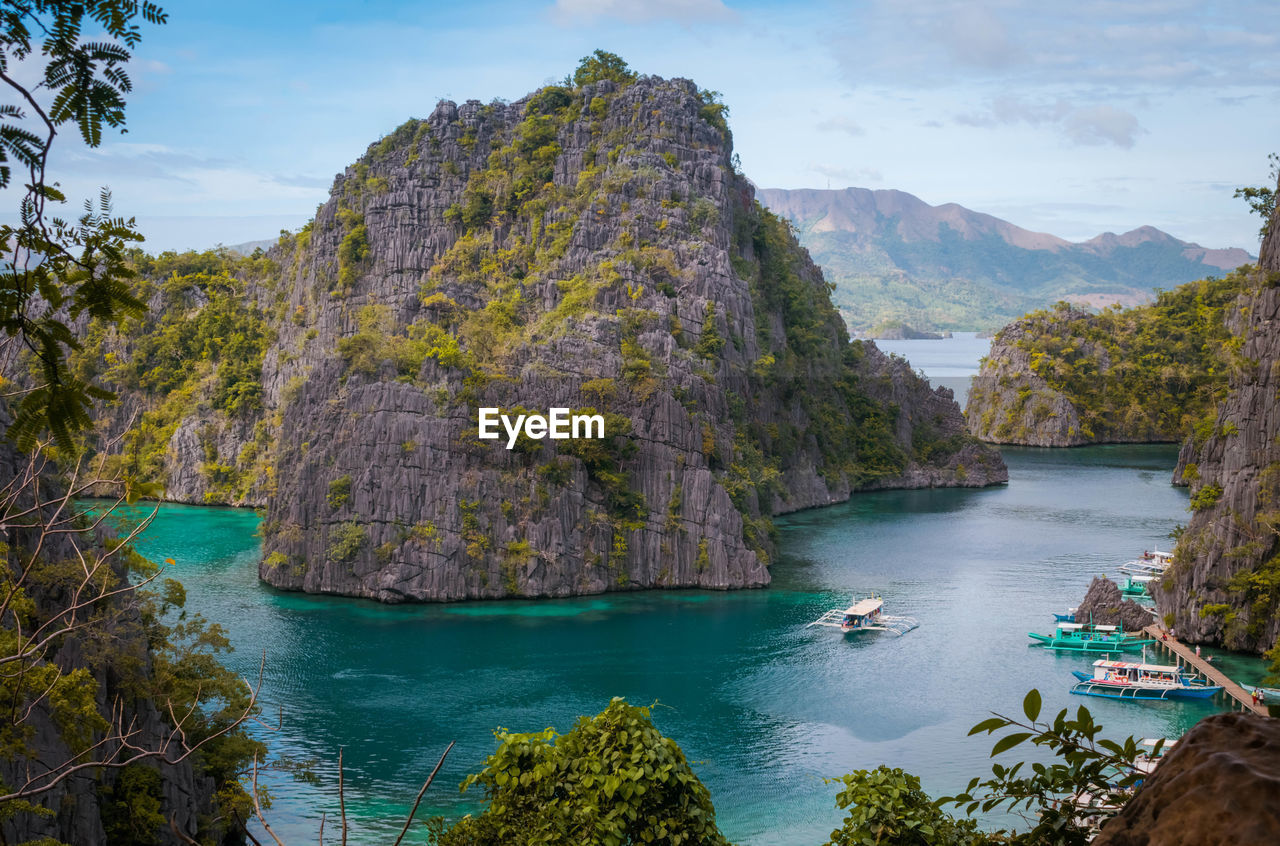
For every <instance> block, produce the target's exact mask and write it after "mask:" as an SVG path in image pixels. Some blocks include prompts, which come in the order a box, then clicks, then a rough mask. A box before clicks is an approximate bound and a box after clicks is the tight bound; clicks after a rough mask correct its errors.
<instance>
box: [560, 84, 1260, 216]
mask: <svg viewBox="0 0 1280 846" xmlns="http://www.w3.org/2000/svg"><path fill="white" fill-rule="evenodd" d="M584 61H585V60H584ZM1267 161H1268V162H1269V163H1270V164H1271V169H1270V170H1269V171H1268V172H1267V176H1268V178H1269V184H1267V185H1261V186H1249V187H1246V188H1237V189H1236V192H1235V194H1233V195H1232V196H1234V197H1243V198H1244V201H1245V202H1246V203H1248V204H1249V208H1250V209H1252V210H1253V211H1254V212H1255V213H1256V214H1259V215H1261V216H1262V228H1261V229H1259V230H1258V237H1259V238H1266V237H1267V230H1268V229H1269V228H1270V226H1271V218H1272V217H1273V216H1274V215H1275V211H1276V192H1277V190H1280V154H1278V153H1271V154H1270V155H1268V156H1267ZM1272 185H1275V186H1276V187H1275V188H1272V187H1271V186H1272Z"/></svg>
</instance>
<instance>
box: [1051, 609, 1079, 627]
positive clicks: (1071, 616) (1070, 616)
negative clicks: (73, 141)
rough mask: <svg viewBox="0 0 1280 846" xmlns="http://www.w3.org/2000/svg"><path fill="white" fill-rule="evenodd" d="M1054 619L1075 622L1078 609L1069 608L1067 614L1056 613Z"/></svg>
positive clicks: (1061, 621) (1055, 620)
mask: <svg viewBox="0 0 1280 846" xmlns="http://www.w3.org/2000/svg"><path fill="white" fill-rule="evenodd" d="M1053 619H1054V622H1057V623H1074V622H1075V621H1076V609H1075V608H1068V609H1067V613H1065V614H1054V615H1053Z"/></svg>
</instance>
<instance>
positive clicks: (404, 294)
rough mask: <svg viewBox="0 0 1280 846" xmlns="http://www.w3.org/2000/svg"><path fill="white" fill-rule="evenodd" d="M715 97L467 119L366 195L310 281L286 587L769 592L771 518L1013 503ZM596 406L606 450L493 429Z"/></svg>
mask: <svg viewBox="0 0 1280 846" xmlns="http://www.w3.org/2000/svg"><path fill="white" fill-rule="evenodd" d="M730 159H731V145H730V141H729V135H728V132H727V129H726V128H725V127H724V125H723V120H722V119H721V118H720V114H719V110H718V109H716V107H715V106H714V104H709V103H708V101H707V100H706V99H705V98H704V97H702V96H700V94H699V92H698V90H697V89H696V87H695V86H693V85H692V84H691V83H689V82H688V81H685V80H661V79H656V78H652V77H642V78H640V79H638V80H635V81H633V82H630V83H625V82H624V83H619V82H614V81H609V80H602V81H598V82H594V83H590V84H587V85H584V86H581V87H579V88H574V89H569V88H559V87H550V88H546V89H543V90H542V91H540V92H538V93H537V94H535V95H533V96H531V97H529V98H526V99H524V100H521V101H518V102H515V103H511V104H505V103H500V102H495V103H493V104H490V105H482V104H480V103H478V102H474V101H472V102H468V103H466V104H463V105H462V106H456V105H454V104H453V103H447V102H446V103H441V104H440V105H439V106H438V107H437V108H436V109H435V111H434V112H433V113H432V115H431V116H430V117H429V118H428V119H426V120H422V121H411V122H410V123H408V124H405V125H404V126H402V127H400V129H398V130H397V131H396V132H395V133H394V134H392V135H390V136H388V137H387V138H385V139H383V140H382V141H381V142H380V143H378V144H376V145H374V146H372V147H371V148H370V150H369V152H368V153H367V154H366V155H365V156H364V158H362V159H361V160H360V161H359V162H358V163H356V164H355V165H353V166H352V167H350V168H348V169H347V171H346V172H345V173H343V174H341V175H340V176H339V177H338V178H337V180H336V181H335V184H334V189H333V193H332V196H331V198H330V200H329V202H328V203H326V204H325V205H324V206H323V207H322V208H321V209H320V210H319V212H318V213H317V216H316V219H315V221H314V224H313V225H312V226H311V227H310V228H309V229H308V230H306V231H305V232H304V233H303V234H302V235H300V236H298V237H297V238H296V239H293V240H291V241H288V242H283V243H282V244H281V246H280V247H278V248H277V249H276V250H275V251H273V253H272V254H271V258H272V260H273V261H274V262H275V263H276V264H277V265H278V266H279V267H280V268H281V269H282V273H283V281H282V284H281V288H280V290H281V291H282V292H283V294H282V296H283V297H284V300H283V305H282V306H281V308H280V311H281V312H282V313H283V314H285V315H287V316H288V319H285V320H283V321H281V322H280V323H279V324H278V326H277V327H276V331H277V333H278V337H277V340H276V342H275V344H274V346H273V347H272V349H271V350H270V351H269V352H268V353H267V355H266V359H265V362H264V366H263V389H264V390H263V396H264V399H265V403H264V404H265V406H266V408H268V409H269V411H268V412H266V414H267V415H270V414H273V413H274V414H278V415H279V421H280V423H279V429H278V439H277V442H276V443H275V445H274V450H275V463H274V471H275V479H274V484H275V485H276V487H277V492H276V494H275V495H274V496H272V497H270V498H269V499H268V501H267V514H266V520H265V523H264V528H265V552H266V558H265V561H264V563H263V565H262V567H261V571H260V572H261V576H262V578H263V579H265V580H267V581H269V582H270V583H272V584H274V585H277V586H280V587H283V588H288V589H295V590H306V591H317V592H326V593H341V594H350V595H358V596H367V597H372V598H375V599H380V600H383V601H401V600H451V599H463V598H469V597H501V596H566V595H571V594H581V593H594V592H600V591H604V590H614V589H633V588H648V587H677V586H688V587H693V586H697V587H708V588H733V587H748V586H759V585H763V584H766V583H767V582H768V581H769V571H768V563H769V556H770V552H771V550H772V543H771V540H770V537H769V533H770V524H769V521H768V517H769V515H771V514H777V513H780V512H784V511H790V510H794V509H799V508H807V507H811V506H815V505H824V504H828V503H832V502H837V501H840V500H843V499H845V498H847V497H848V496H849V494H850V492H851V491H854V490H858V489H866V488H871V487H887V486H918V485H932V484H963V485H985V484H991V483H994V482H999V481H1003V480H1004V479H1005V478H1006V474H1005V470H1004V466H1003V463H1002V462H1001V461H1000V459H999V456H998V455H997V454H996V453H994V452H993V451H991V450H990V449H988V448H985V447H982V446H980V445H978V444H976V443H974V442H973V441H972V439H971V438H969V437H968V436H967V435H965V434H964V432H963V428H962V423H961V419H960V417H959V411H958V409H957V408H956V406H955V403H954V402H953V401H952V399H951V397H950V396H949V394H947V393H946V392H941V391H939V392H935V391H932V390H930V389H929V387H928V385H927V383H924V382H923V380H920V379H919V378H918V377H916V376H915V375H914V374H912V373H911V372H910V370H909V368H908V367H906V366H905V364H904V363H902V362H899V361H896V360H891V359H889V358H887V357H885V356H884V355H882V354H881V353H880V352H879V351H878V350H876V349H875V347H874V346H873V345H870V344H867V345H861V344H849V343H848V339H847V336H846V333H845V329H844V326H843V323H842V321H841V320H840V318H839V316H838V315H837V313H836V312H835V310H834V309H833V308H832V307H831V304H830V299H829V291H828V289H827V286H826V284H825V283H824V281H823V279H822V275H821V273H820V272H819V271H818V269H817V268H816V267H815V266H814V265H813V263H812V262H811V261H810V260H809V258H808V255H807V254H806V253H805V252H804V251H803V250H801V249H800V248H799V247H798V246H797V245H796V243H795V240H794V238H793V237H792V235H791V233H790V232H789V231H788V229H787V227H786V226H785V225H784V224H782V223H781V222H780V221H779V220H778V219H776V218H774V217H773V216H772V215H769V214H768V213H767V212H764V211H763V210H762V209H761V208H760V207H759V206H758V205H757V204H756V203H755V202H754V199H753V191H752V188H751V185H750V183H749V182H748V181H747V180H746V179H745V178H744V177H742V176H741V175H740V174H738V173H737V172H736V171H735V169H734V167H733V165H732V163H731V161H730ZM481 407H497V408H501V409H503V411H504V412H512V413H515V411H513V410H516V411H519V412H520V413H527V412H540V413H543V414H545V413H546V412H547V409H549V408H551V407H563V408H570V409H578V410H583V409H590V410H591V411H595V412H599V413H600V414H602V415H603V416H604V417H605V418H606V419H607V426H606V428H607V437H606V438H605V439H603V440H593V441H588V440H576V441H575V440H569V441H551V440H534V439H530V438H522V439H521V440H520V441H519V443H517V445H516V449H514V450H508V449H506V448H505V436H504V439H503V441H502V442H495V441H487V440H481V439H479V438H478V437H477V435H478V431H477V426H478V420H477V417H478V409H479V408H481Z"/></svg>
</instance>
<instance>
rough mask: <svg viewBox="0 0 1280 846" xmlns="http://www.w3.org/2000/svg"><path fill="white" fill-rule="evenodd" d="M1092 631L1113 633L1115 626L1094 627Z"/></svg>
mask: <svg viewBox="0 0 1280 846" xmlns="http://www.w3.org/2000/svg"><path fill="white" fill-rule="evenodd" d="M1093 630H1094V631H1098V632H1114V631H1115V630H1116V626H1094V627H1093Z"/></svg>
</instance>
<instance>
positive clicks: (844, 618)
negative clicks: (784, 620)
mask: <svg viewBox="0 0 1280 846" xmlns="http://www.w3.org/2000/svg"><path fill="white" fill-rule="evenodd" d="M883 607H884V600H883V599H881V598H880V597H878V596H869V597H867V598H866V599H855V600H854V602H853V604H852V605H850V606H849V607H848V608H832V609H831V610H830V611H828V612H827V613H825V614H823V615H822V616H821V617H819V618H818V619H816V620H814V621H813V622H812V623H810V624H809V625H808V626H805V628H813V627H814V626H826V627H827V628H831V629H839V630H840V631H842V632H845V633H849V632H892V633H893V634H896V635H904V634H906V633H907V632H909V631H911V630H912V629H914V628H916V627H917V626H919V625H920V623H918V622H917V621H916V620H915V619H913V618H911V617H890V616H889V615H887V614H884V613H881V612H882V609H883Z"/></svg>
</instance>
